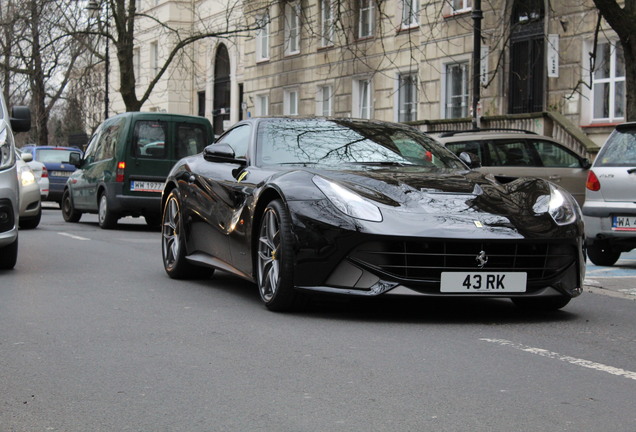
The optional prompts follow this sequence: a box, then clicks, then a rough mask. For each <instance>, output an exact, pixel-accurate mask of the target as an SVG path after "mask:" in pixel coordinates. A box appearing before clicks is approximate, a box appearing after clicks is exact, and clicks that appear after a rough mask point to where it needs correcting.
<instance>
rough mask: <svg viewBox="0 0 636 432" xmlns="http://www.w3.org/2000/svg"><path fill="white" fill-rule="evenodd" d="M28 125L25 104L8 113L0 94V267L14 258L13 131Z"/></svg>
mask: <svg viewBox="0 0 636 432" xmlns="http://www.w3.org/2000/svg"><path fill="white" fill-rule="evenodd" d="M30 128H31V114H30V112H29V109H28V108H25V107H15V108H14V109H13V110H12V112H11V113H9V110H8V109H7V105H6V102H5V101H4V97H3V96H2V94H0V270H8V269H12V268H13V267H14V266H15V264H16V262H17V259H18V220H19V216H18V211H19V206H20V203H19V195H18V193H19V192H18V191H19V186H18V173H17V169H16V153H15V142H14V140H13V132H23V131H27V130H29V129H30Z"/></svg>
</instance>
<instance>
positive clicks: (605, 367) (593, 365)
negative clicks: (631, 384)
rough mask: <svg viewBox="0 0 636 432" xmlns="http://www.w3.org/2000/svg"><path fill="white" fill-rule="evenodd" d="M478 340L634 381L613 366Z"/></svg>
mask: <svg viewBox="0 0 636 432" xmlns="http://www.w3.org/2000/svg"><path fill="white" fill-rule="evenodd" d="M479 340H481V341H484V342H490V343H494V344H498V345H501V346H508V347H511V348H514V349H517V350H520V351H525V352H528V353H531V354H536V355H540V356H542V357H548V358H552V359H556V360H559V361H563V362H566V363H570V364H573V365H576V366H581V367H585V368H589V369H595V370H598V371H601V372H606V373H609V374H612V375H617V376H622V377H624V378H629V379H632V380H636V372H631V371H628V370H625V369H620V368H616V367H613V366H608V365H604V364H602V363H596V362H593V361H589V360H584V359H580V358H576V357H570V356H566V355H562V354H559V353H556V352H553V351H548V350H545V349H542V348H535V347H531V346H527V345H523V344H519V343H515V342H511V341H509V340H506V339H488V338H480V339H479Z"/></svg>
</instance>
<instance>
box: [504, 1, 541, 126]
mask: <svg viewBox="0 0 636 432" xmlns="http://www.w3.org/2000/svg"><path fill="white" fill-rule="evenodd" d="M512 9H513V11H512V30H511V35H510V87H509V101H508V111H509V112H510V113H511V114H518V113H527V112H539V111H543V106H544V99H545V35H544V21H543V20H544V6H543V0H530V1H528V0H525V1H521V0H516V1H515V5H514V6H513V8H512Z"/></svg>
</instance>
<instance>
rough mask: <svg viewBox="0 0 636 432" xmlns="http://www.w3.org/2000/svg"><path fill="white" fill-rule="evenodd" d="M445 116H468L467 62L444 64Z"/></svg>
mask: <svg viewBox="0 0 636 432" xmlns="http://www.w3.org/2000/svg"><path fill="white" fill-rule="evenodd" d="M445 72H446V81H445V85H446V94H445V101H444V102H445V107H446V109H445V113H444V117H445V118H464V117H468V62H464V63H453V64H447V65H446V69H445Z"/></svg>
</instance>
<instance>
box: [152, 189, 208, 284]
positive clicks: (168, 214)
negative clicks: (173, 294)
mask: <svg viewBox="0 0 636 432" xmlns="http://www.w3.org/2000/svg"><path fill="white" fill-rule="evenodd" d="M181 208H182V207H181V198H180V196H179V192H178V191H177V190H176V189H173V190H172V191H171V192H170V194H169V195H168V199H167V200H166V204H165V205H164V208H163V217H162V220H161V256H162V259H163V268H164V269H165V270H166V273H167V274H168V276H170V277H171V278H172V279H206V278H210V277H212V275H213V274H214V269H213V268H211V267H203V266H197V265H194V264H192V263H190V262H188V261H187V259H186V243H185V224H184V221H183V213H182V211H181Z"/></svg>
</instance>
